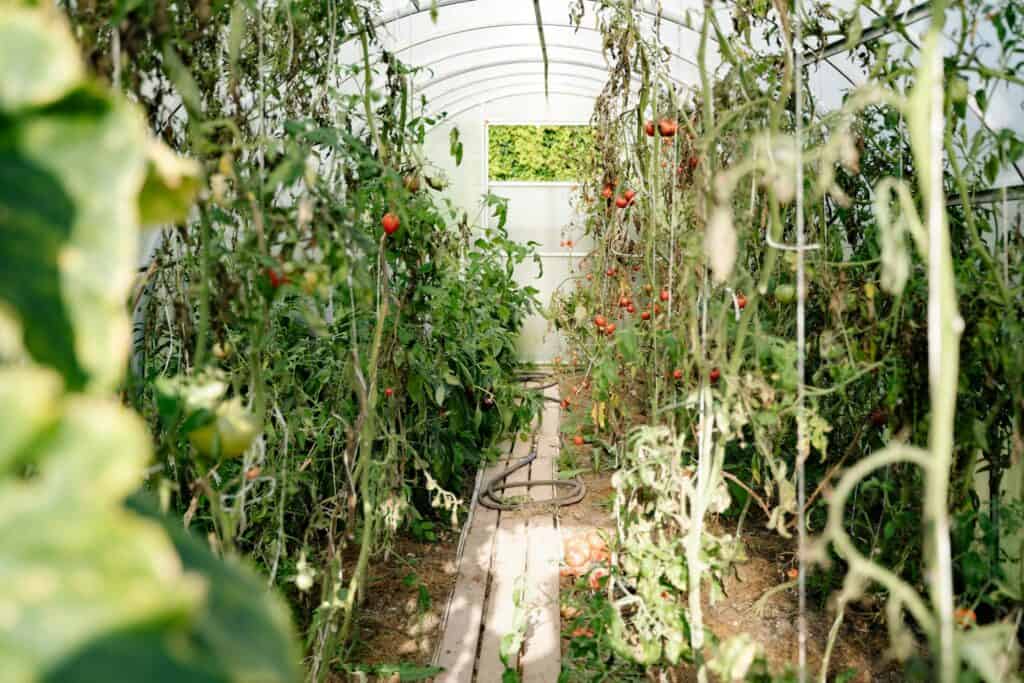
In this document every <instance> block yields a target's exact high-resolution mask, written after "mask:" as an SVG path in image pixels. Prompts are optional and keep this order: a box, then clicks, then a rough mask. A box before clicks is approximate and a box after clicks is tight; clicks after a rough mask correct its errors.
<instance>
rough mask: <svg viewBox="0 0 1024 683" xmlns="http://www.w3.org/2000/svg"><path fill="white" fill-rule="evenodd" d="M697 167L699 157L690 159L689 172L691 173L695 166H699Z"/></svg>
mask: <svg viewBox="0 0 1024 683" xmlns="http://www.w3.org/2000/svg"><path fill="white" fill-rule="evenodd" d="M699 165H700V157H698V156H696V155H695V156H692V157H690V170H691V171H692V170H693V169H695V168H697V166H699Z"/></svg>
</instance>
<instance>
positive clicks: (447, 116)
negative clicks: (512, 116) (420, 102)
mask: <svg viewBox="0 0 1024 683" xmlns="http://www.w3.org/2000/svg"><path fill="white" fill-rule="evenodd" d="M490 92H494V90H492V91H490ZM548 93H549V94H551V95H565V96H568V97H582V98H587V99H596V98H597V96H598V95H599V94H600V92H597V93H593V94H591V93H583V92H572V91H567V90H549V91H548ZM479 94H480V95H486V94H488V91H484V92H483V93H479ZM543 94H544V91H543V90H536V89H534V90H525V91H517V92H510V93H506V94H504V95H498V96H497V97H488V98H487V99H484V100H479V101H478V102H474V103H473V104H471V105H469V106H468V107H463V108H462V109H459V110H458V111H456V112H451V113H449V112H443V113H444V114H445V118H444V120H443V121H438V122H437V123H435V124H434V125H433V126H431V127H430V128H429V129H428V130H433V129H434V128H437V127H438V126H441V125H444V124H445V123H448V122H450V121H452V120H454V119H455V118H456V117H459V116H462V115H463V114H465V113H466V112H467V111H469V110H470V109H472V108H473V107H480V106H483V105H485V104H489V103H491V102H497V101H498V100H504V99H507V98H509V97H528V96H530V95H543ZM466 99H468V97H465V98H461V99H460V100H455V101H453V102H451V105H454V104H455V103H456V102H460V101H463V100H466Z"/></svg>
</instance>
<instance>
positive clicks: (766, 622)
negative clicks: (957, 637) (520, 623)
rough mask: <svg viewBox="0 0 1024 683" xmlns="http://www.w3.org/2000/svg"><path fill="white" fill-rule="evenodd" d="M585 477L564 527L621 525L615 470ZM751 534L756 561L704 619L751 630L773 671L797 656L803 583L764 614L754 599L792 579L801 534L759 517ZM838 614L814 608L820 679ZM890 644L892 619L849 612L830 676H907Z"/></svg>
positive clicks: (728, 628) (812, 643)
mask: <svg viewBox="0 0 1024 683" xmlns="http://www.w3.org/2000/svg"><path fill="white" fill-rule="evenodd" d="M583 479H584V481H585V482H586V484H587V495H586V497H585V498H584V499H583V500H582V501H581V502H580V503H579V504H578V505H575V506H573V507H571V508H566V509H565V510H564V511H563V512H562V515H561V517H562V523H563V529H564V531H563V534H566V535H568V534H573V533H578V532H581V531H584V532H585V531H588V530H590V529H594V528H596V529H604V530H607V531H611V530H613V528H614V521H613V518H612V513H611V505H610V503H609V501H610V499H611V496H612V488H611V484H610V481H611V473H602V474H597V475H595V474H590V475H583ZM712 524H714V521H713V520H712ZM726 530H728V529H726ZM743 541H744V543H745V544H746V551H747V556H748V560H747V561H746V562H744V563H742V564H739V565H738V566H736V568H735V572H734V573H732V574H731V575H730V576H728V577H727V578H726V581H725V592H726V597H725V598H724V599H722V600H720V601H718V602H717V603H716V604H715V605H714V606H712V605H710V604H708V603H707V602H706V601H705V605H704V622H705V625H706V626H707V627H708V629H710V630H711V632H712V633H714V634H715V636H716V637H718V638H719V639H723V640H724V639H726V638H729V637H730V636H733V635H736V634H739V633H747V634H749V635H750V636H751V637H752V638H753V639H754V640H756V641H757V642H759V643H760V644H761V645H762V647H763V648H764V652H765V655H766V658H767V660H768V662H769V665H770V667H771V668H772V670H773V672H776V673H782V672H783V671H785V670H786V668H787V666H791V665H792V664H793V663H795V662H796V658H797V613H798V609H797V593H796V590H795V589H789V590H783V591H779V592H776V593H775V594H774V595H772V596H771V597H770V598H768V599H767V600H766V601H765V604H764V609H763V611H762V612H761V613H760V614H758V613H757V612H756V610H755V609H754V604H755V603H756V602H757V600H758V599H759V598H760V597H761V596H762V595H764V594H765V592H766V591H768V590H769V589H771V588H773V587H775V586H778V585H780V584H783V583H785V582H786V581H787V577H786V571H787V569H789V568H790V567H792V566H793V556H794V553H793V551H794V547H793V546H794V545H795V541H788V540H786V539H783V538H781V537H779V536H778V535H777V534H774V533H772V532H770V531H767V530H763V531H762V530H760V529H757V528H756V522H755V521H753V520H749V521H748V523H747V529H746V530H745V531H744V533H743ZM562 581H563V591H569V590H572V586H573V581H572V579H570V578H564V579H563V580H562ZM834 618H835V615H834V613H832V612H831V611H829V610H821V609H815V610H812V611H810V612H809V614H808V631H809V640H808V648H807V649H808V664H809V671H810V672H812V674H813V677H814V678H815V679H816V674H817V671H818V669H819V668H820V665H821V656H822V652H823V650H824V648H825V644H826V642H827V640H828V632H829V629H830V628H831V626H832V622H833V619H834ZM566 644H567V641H563V652H564V651H565V645H566ZM887 648H888V640H887V636H886V633H885V625H884V623H882V622H874V621H872V620H871V618H869V617H868V616H865V615H850V614H848V615H847V617H846V619H845V620H844V622H843V625H842V628H841V631H840V633H839V638H838V640H837V643H836V647H835V649H834V651H833V653H832V658H831V661H830V666H829V669H830V674H829V680H832V679H833V677H834V676H836V675H838V674H840V673H842V672H844V671H847V670H850V669H853V670H855V671H856V672H857V674H856V676H854V678H852V679H851V680H853V681H857V682H858V683H872V682H888V681H892V682H894V683H895V682H897V681H900V680H902V676H901V675H900V674H899V673H898V669H897V668H896V667H895V666H894V665H893V664H892V663H891V662H888V661H887V660H886V659H885V657H884V653H885V651H886V649H887ZM687 673H688V672H683V678H684V680H689V679H688V678H687Z"/></svg>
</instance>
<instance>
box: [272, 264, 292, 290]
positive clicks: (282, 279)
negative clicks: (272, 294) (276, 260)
mask: <svg viewBox="0 0 1024 683" xmlns="http://www.w3.org/2000/svg"><path fill="white" fill-rule="evenodd" d="M267 279H268V280H270V286H271V287H273V288H274V289H277V288H278V287H280V286H281V285H283V284H287V282H288V276H287V275H285V274H284V273H279V272H277V271H276V270H274V269H273V268H267Z"/></svg>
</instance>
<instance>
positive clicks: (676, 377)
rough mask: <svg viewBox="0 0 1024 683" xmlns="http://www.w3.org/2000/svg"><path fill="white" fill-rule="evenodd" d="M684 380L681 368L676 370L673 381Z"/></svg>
mask: <svg viewBox="0 0 1024 683" xmlns="http://www.w3.org/2000/svg"><path fill="white" fill-rule="evenodd" d="M682 378H683V371H682V370H680V369H679V368H676V369H675V370H673V371H672V379H674V380H677V381H678V380H681V379H682Z"/></svg>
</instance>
